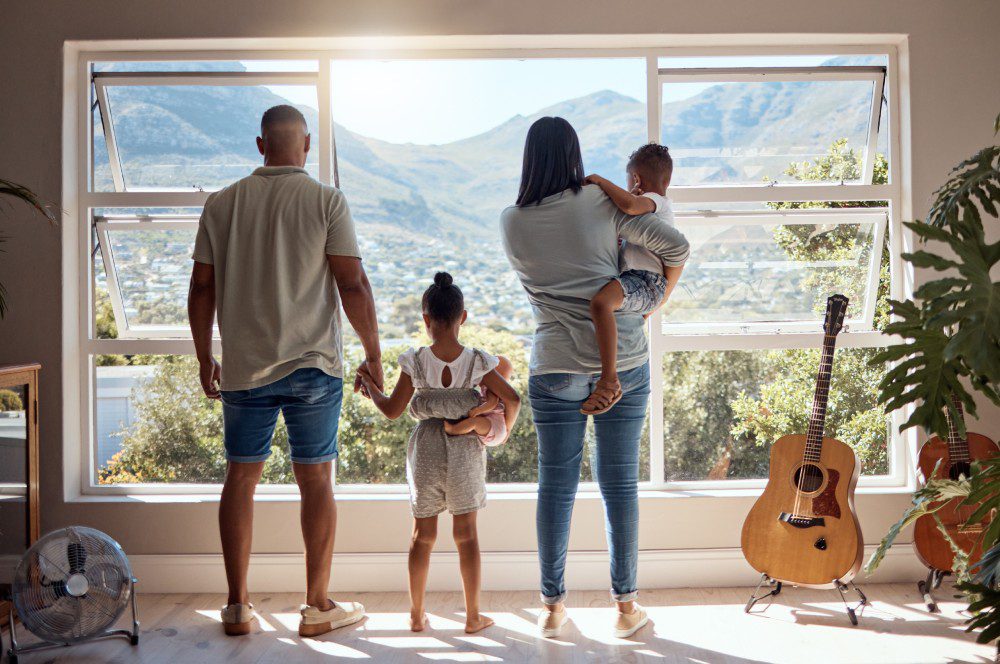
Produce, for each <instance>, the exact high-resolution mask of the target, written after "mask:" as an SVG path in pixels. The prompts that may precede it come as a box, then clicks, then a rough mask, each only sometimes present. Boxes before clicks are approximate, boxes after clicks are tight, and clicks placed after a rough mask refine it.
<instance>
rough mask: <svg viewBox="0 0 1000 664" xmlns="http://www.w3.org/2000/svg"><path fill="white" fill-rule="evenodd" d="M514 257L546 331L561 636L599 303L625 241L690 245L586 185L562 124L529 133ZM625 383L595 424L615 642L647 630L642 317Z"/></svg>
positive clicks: (534, 385)
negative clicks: (593, 306)
mask: <svg viewBox="0 0 1000 664" xmlns="http://www.w3.org/2000/svg"><path fill="white" fill-rule="evenodd" d="M500 226H501V234H502V236H503V243H504V249H505V250H506V252H507V258H508V260H510V264H511V266H512V267H513V268H514V271H515V272H516V273H517V276H518V278H519V279H520V280H521V284H522V285H523V286H524V289H525V290H526V291H527V292H528V299H529V300H530V302H531V305H532V309H533V311H534V315H535V321H536V324H537V328H536V330H535V335H534V340H533V344H532V351H531V364H530V374H531V375H530V380H529V384H528V395H529V398H530V400H531V408H532V415H533V418H534V422H535V429H536V431H537V432H538V507H537V513H536V525H537V529H538V559H539V563H540V566H541V575H542V583H541V590H542V602H543V603H544V604H545V609H547V610H545V611H542V612H541V613H540V614H539V619H538V624H539V628H540V629H541V632H542V635H543V636H545V637H555V636H558V634H559V632H560V630H561V628H562V626H563V625H564V624H565V623H566V621H567V615H566V610H565V607H564V604H563V602H564V599H565V596H566V588H565V584H564V579H563V576H564V571H565V567H566V552H567V548H568V545H569V524H570V517H571V515H572V512H573V501H574V500H575V498H576V489H577V484H578V483H579V479H580V462H581V461H582V458H583V441H584V432H585V430H586V427H587V416H586V415H584V414H582V413H581V412H580V408H581V406H582V405H583V402H584V401H585V400H586V398H587V397H588V396H589V395H590V393H591V392H592V391H593V388H594V386H595V384H596V382H597V379H598V377H599V372H600V370H601V361H600V355H599V353H598V349H597V341H596V339H595V336H594V326H593V323H592V321H591V318H590V299H591V298H592V297H593V296H594V295H595V294H596V293H597V292H598V291H599V290H600V289H601V287H602V286H604V285H605V284H606V283H608V281H609V280H610V279H612V278H614V277H615V276H617V275H618V237H619V236H621V237H624V238H625V239H626V240H627V241H629V242H633V243H635V244H637V245H640V246H644V247H646V248H647V249H649V250H650V251H652V252H653V253H654V254H656V255H657V256H659V257H661V258H662V259H663V260H664V261H666V262H667V263H668V264H672V265H673V264H677V262H678V261H680V262H683V260H685V259H686V258H687V254H688V243H687V240H685V239H684V236H683V235H681V234H680V233H679V232H678V231H677V230H675V229H674V228H671V227H670V226H667V225H665V224H663V223H661V222H659V221H658V219H657V218H656V217H655V216H653V215H642V216H638V217H630V216H627V215H625V214H623V213H621V212H619V210H618V209H617V208H616V207H615V206H614V204H613V203H612V202H611V200H610V199H609V198H607V196H605V195H604V193H603V192H602V191H601V189H600V188H599V187H597V186H596V185H587V186H584V170H583V159H582V157H581V155H580V142H579V140H578V139H577V136H576V132H575V131H574V130H573V127H572V126H570V124H569V123H568V122H567V121H566V120H564V119H562V118H552V117H546V118H541V119H540V120H538V121H537V122H535V123H534V124H533V125H532V126H531V128H530V129H529V130H528V138H527V141H526V142H525V146H524V162H523V166H522V171H521V186H520V190H519V192H518V197H517V203H516V205H513V206H511V207H509V208H507V209H506V210H504V211H503V214H502V215H501V219H500ZM617 321H618V364H617V369H618V379H619V381H620V382H621V389H622V393H623V396H622V398H621V400H620V401H618V403H616V404H615V405H614V407H613V408H611V409H610V410H608V411H607V412H606V413H604V414H602V415H598V416H596V417H594V430H595V433H596V439H597V440H596V445H595V449H594V455H593V461H594V465H593V467H594V475H595V477H596V479H597V482H598V485H599V486H600V489H601V496H602V498H603V501H604V510H605V514H606V516H607V519H606V521H607V533H608V548H609V550H610V554H611V592H612V596H613V597H614V599H615V601H617V603H618V611H619V614H618V620H617V624H616V626H615V634H616V635H617V636H619V637H622V638H624V637H627V636H631V635H632V634H634V633H635V632H636V631H638V630H639V629H640V628H641V627H642V626H643V625H645V624H646V621H647V617H646V613H645V611H644V610H643V609H642V608H641V607H639V606H638V605H637V604H636V603H635V598H636V596H637V589H636V564H637V558H638V551H639V535H638V526H639V498H638V481H639V438H640V436H641V434H642V428H643V424H644V423H645V420H646V406H647V403H648V401H649V360H648V346H647V343H646V336H645V334H644V327H645V323H644V321H643V318H642V316H641V315H639V314H626V313H619V314H618V315H617Z"/></svg>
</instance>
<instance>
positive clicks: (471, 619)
mask: <svg viewBox="0 0 1000 664" xmlns="http://www.w3.org/2000/svg"><path fill="white" fill-rule="evenodd" d="M476 514H477V513H476V512H468V513H466V514H456V515H455V516H454V520H453V522H452V535H453V536H454V538H455V547H456V548H457V549H458V566H459V569H460V570H461V571H462V588H463V589H464V590H465V633H466V634H472V633H474V632H478V631H480V630H483V629H486V628H487V627H489V626H490V625H492V624H493V621H492V620H490V619H489V618H487V617H486V616H483V615H480V613H479V587H480V585H481V569H480V565H481V562H480V558H479V533H478V532H477V530H476Z"/></svg>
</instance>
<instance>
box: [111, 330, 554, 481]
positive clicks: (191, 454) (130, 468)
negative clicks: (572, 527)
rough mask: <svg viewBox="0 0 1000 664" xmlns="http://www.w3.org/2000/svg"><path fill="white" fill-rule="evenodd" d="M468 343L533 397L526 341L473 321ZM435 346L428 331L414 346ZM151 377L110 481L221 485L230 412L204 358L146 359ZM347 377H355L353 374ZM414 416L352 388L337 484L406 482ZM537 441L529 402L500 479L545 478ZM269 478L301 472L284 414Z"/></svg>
mask: <svg viewBox="0 0 1000 664" xmlns="http://www.w3.org/2000/svg"><path fill="white" fill-rule="evenodd" d="M462 341H463V343H465V344H466V345H469V346H475V347H478V348H482V349H484V350H486V351H488V352H490V353H493V354H498V355H505V356H506V357H508V358H509V359H510V360H511V362H512V364H513V365H514V378H513V384H514V386H515V388H516V389H517V390H518V391H519V392H520V393H521V394H522V395H526V394H527V378H528V368H527V360H526V354H525V348H524V344H523V343H522V342H521V341H519V340H518V339H517V337H515V336H514V335H513V334H511V333H509V332H504V331H496V330H491V329H488V328H483V327H476V326H472V325H468V326H466V327H465V328H464V329H463V332H462ZM426 343H428V340H427V338H426V337H425V336H421V337H418V338H417V339H415V340H413V344H414V345H423V344H426ZM405 348H407V346H406V345H392V346H389V347H388V348H386V350H385V351H384V356H383V362H384V364H385V367H386V374H387V375H386V382H387V388H391V386H392V385H394V384H395V381H396V380H397V378H398V376H399V366H398V362H397V360H398V357H399V355H400V353H401V352H402V351H403V350H405ZM359 358H360V351H359V350H357V349H352V350H349V351H348V356H347V364H348V366H349V367H350V366H355V365H356V364H357V361H358V359H359ZM142 360H143V363H145V364H150V365H151V366H152V367H153V368H152V373H151V376H150V378H149V379H147V380H145V381H143V382H142V383H141V384H140V385H139V386H138V387H136V388H135V394H134V395H133V400H134V402H135V407H136V411H137V413H136V415H137V417H136V423H135V424H134V425H133V426H132V427H130V428H128V429H126V430H124V431H121V432H119V433H118V435H119V436H120V437H121V441H122V449H121V451H120V452H119V453H118V454H116V455H115V457H114V458H113V459H112V460H111V461H110V462H109V464H108V465H107V467H106V468H103V469H102V470H101V472H100V481H101V482H102V483H105V484H112V483H131V482H221V481H222V479H223V478H224V476H225V467H226V463H225V458H224V448H223V443H222V409H221V407H220V405H219V403H218V402H216V401H211V400H208V399H206V398H205V397H204V396H203V394H202V392H201V387H200V385H199V383H198V365H197V361H196V360H195V359H194V358H193V357H190V356H177V357H173V356H165V357H164V356H160V357H155V356H154V357H144V358H142ZM345 375H350V373H349V372H348V373H346V374H345ZM414 424H415V423H414V421H413V420H412V419H411V418H410V417H409V415H404V416H403V417H401V418H399V419H398V420H396V421H390V420H387V419H386V418H385V417H384V416H383V415H382V414H381V413H380V412H378V410H377V409H376V408H375V407H374V406H373V405H372V403H371V401H369V400H368V399H365V398H364V397H362V396H361V395H359V394H354V392H353V391H352V390H351V389H350V384H346V385H345V390H344V402H343V409H342V412H341V420H340V431H339V436H338V446H339V452H340V454H339V459H338V463H337V481H338V482H339V483H341V484H386V483H403V482H405V481H406V443H407V440H408V439H409V435H410V432H411V431H412V429H413V426H414ZM536 450H537V442H536V439H535V430H534V426H533V425H532V422H531V411H530V408H529V407H528V404H527V400H526V399H525V402H524V407H523V408H522V410H521V417H520V418H519V419H518V422H517V425H516V426H515V428H514V431H513V432H512V435H511V437H510V440H508V442H507V443H506V444H505V445H502V446H500V447H498V448H495V449H493V450H492V451H491V453H490V456H491V459H490V462H489V479H490V481H492V482H533V481H535V479H536V478H537V452H536ZM272 452H273V454H272V455H271V457H270V459H268V462H267V464H266V465H265V467H264V481H266V482H272V483H291V482H293V481H294V477H293V475H292V472H291V463H290V459H289V456H288V434H287V431H286V429H285V427H284V423H283V422H282V421H281V420H280V419H279V422H278V427H277V430H276V432H275V436H274V440H273V442H272Z"/></svg>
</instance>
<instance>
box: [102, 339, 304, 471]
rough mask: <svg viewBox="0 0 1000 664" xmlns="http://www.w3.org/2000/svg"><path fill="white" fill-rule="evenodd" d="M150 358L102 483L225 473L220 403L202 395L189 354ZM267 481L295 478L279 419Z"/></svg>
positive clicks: (193, 361) (266, 466)
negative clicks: (128, 422) (132, 415)
mask: <svg viewBox="0 0 1000 664" xmlns="http://www.w3.org/2000/svg"><path fill="white" fill-rule="evenodd" d="M150 361H153V362H155V363H154V364H153V365H152V366H153V367H154V368H153V371H152V374H151V376H150V377H149V378H148V379H147V380H144V381H142V382H141V383H140V384H139V386H138V387H136V388H135V390H134V395H133V400H134V402H135V408H136V422H135V424H134V425H133V426H132V427H130V428H128V429H126V430H124V431H121V432H119V434H118V435H120V436H121V440H122V448H121V451H119V452H118V453H117V454H116V455H115V456H114V457H113V458H112V459H111V461H110V462H109V463H108V465H107V466H106V467H105V468H102V469H101V471H100V482H101V483H102V484H119V483H132V482H194V483H217V482H221V481H222V480H223V479H224V478H225V472H226V461H225V456H224V449H223V445H222V408H221V405H220V404H219V402H217V401H213V400H211V399H206V398H205V395H204V394H203V393H202V391H201V385H200V384H199V382H198V362H197V360H196V359H195V358H194V357H192V356H187V355H184V356H163V357H159V358H156V359H155V360H153V359H152V358H150ZM272 452H273V454H272V455H271V457H270V458H269V459H268V461H267V463H266V464H265V465H264V481H265V482H282V483H284V482H291V481H293V477H292V469H291V461H290V459H289V456H288V433H287V431H286V430H285V426H284V423H283V422H282V421H281V420H280V419H279V421H278V426H277V430H276V431H275V435H274V440H273V442H272Z"/></svg>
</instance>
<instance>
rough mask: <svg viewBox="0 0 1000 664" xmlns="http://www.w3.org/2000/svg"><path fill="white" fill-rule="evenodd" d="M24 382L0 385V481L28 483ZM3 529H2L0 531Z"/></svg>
mask: <svg viewBox="0 0 1000 664" xmlns="http://www.w3.org/2000/svg"><path fill="white" fill-rule="evenodd" d="M26 388H27V386H26V385H10V386H7V387H0V485H3V484H14V485H17V486H18V487H27V484H26V483H27V481H28V478H27V477H26V476H25V471H26V470H27V465H26V461H27V456H26V455H27V450H28V419H27V411H26V410H25V400H26V399H27V392H28V391H27V389H26ZM0 532H3V531H0Z"/></svg>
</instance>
